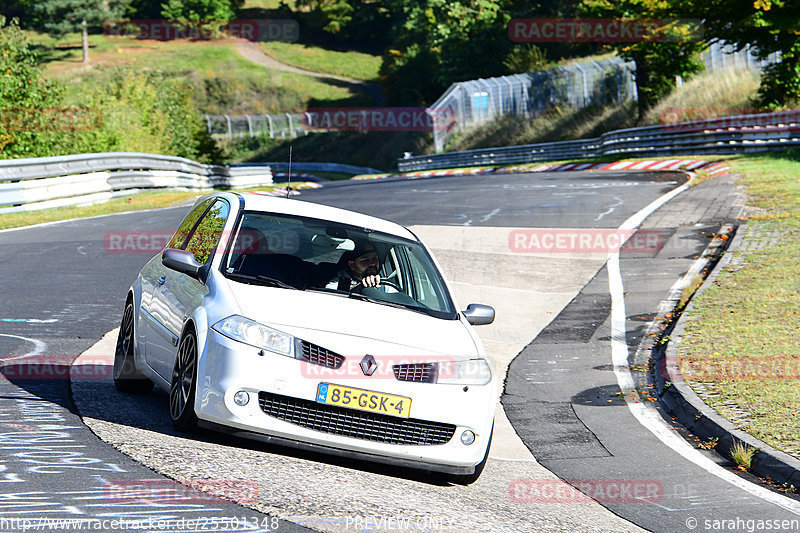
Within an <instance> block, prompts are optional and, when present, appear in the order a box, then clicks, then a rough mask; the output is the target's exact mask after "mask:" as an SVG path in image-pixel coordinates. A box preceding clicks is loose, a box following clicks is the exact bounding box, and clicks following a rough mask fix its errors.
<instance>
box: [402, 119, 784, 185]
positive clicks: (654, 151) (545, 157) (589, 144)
mask: <svg viewBox="0 0 800 533" xmlns="http://www.w3.org/2000/svg"><path fill="white" fill-rule="evenodd" d="M791 146H800V110H791V111H780V112H777V113H761V114H755V115H739V116H733V117H722V118H715V119H709V120H700V121H693V122H681V123H676V124H670V125H665V126H647V127H643V128H629V129H624V130H616V131H611V132H608V133H605V134H603V135H601V136H600V137H597V138H594V139H580V140H577V141H562V142H550V143H540V144H528V145H522V146H508V147H503V148H483V149H479V150H467V151H463V152H450V153H444V154H435V155H426V156H416V157H406V158H402V159H398V161H397V168H398V170H400V171H401V172H408V171H415V170H433V169H440V168H451V167H464V166H480V165H496V164H506V163H535V162H539V161H559V160H564V159H589V158H596V157H602V156H607V155H624V156H633V157H650V156H668V155H679V154H697V155H700V154H732V153H742V152H763V151H769V150H782V149H786V148H789V147H791Z"/></svg>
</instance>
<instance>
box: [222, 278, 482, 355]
mask: <svg viewBox="0 0 800 533" xmlns="http://www.w3.org/2000/svg"><path fill="white" fill-rule="evenodd" d="M228 283H229V285H230V288H231V291H232V293H233V295H234V297H235V298H236V300H237V302H238V304H239V307H240V308H241V314H242V315H243V316H245V317H247V318H249V319H251V320H255V321H257V322H261V323H262V324H265V325H268V326H272V327H275V328H276V329H279V330H281V331H285V332H286V333H289V334H291V335H294V336H296V337H299V338H301V339H304V340H307V341H309V342H313V343H315V344H319V345H320V346H324V347H325V348H328V349H330V350H333V351H336V352H338V353H341V354H343V355H350V354H356V353H361V354H363V353H371V354H373V355H379V354H380V355H402V356H419V357H423V358H424V357H426V356H429V355H449V356H452V357H456V358H459V359H461V358H470V357H476V356H478V355H481V354H480V353H479V351H478V347H477V346H476V345H475V342H474V341H473V339H472V337H471V336H470V333H469V331H468V330H467V326H466V325H465V324H464V323H463V322H462V321H461V320H444V319H440V318H435V317H431V316H428V315H425V314H422V313H417V312H415V311H409V310H405V309H398V308H395V307H390V306H386V305H381V304H376V303H372V302H364V301H360V300H354V299H350V298H347V297H344V296H339V295H335V294H324V293H319V292H308V291H299V290H291V289H280V288H273V287H260V286H255V285H247V284H242V283H237V282H233V281H228Z"/></svg>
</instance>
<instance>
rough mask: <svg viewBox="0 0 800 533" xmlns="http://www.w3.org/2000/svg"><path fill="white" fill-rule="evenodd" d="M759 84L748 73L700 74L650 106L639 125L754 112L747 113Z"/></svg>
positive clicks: (754, 77)
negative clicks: (651, 107)
mask: <svg viewBox="0 0 800 533" xmlns="http://www.w3.org/2000/svg"><path fill="white" fill-rule="evenodd" d="M759 83H760V78H759V76H758V74H757V73H755V72H753V71H751V70H742V69H727V70H722V71H715V72H703V73H701V74H699V75H697V76H695V77H694V78H692V79H691V80H688V81H687V82H685V83H684V86H683V87H682V88H681V89H679V90H676V91H674V92H673V93H672V94H670V95H669V96H667V97H666V98H664V99H663V100H662V101H660V102H659V103H658V104H657V105H656V106H654V107H653V109H651V110H650V111H649V112H648V113H647V115H646V116H645V118H644V120H643V121H642V125H649V124H662V123H664V122H665V121H666V122H667V123H674V122H680V121H689V120H702V119H705V118H714V117H720V116H729V115H731V114H743V113H748V112H754V111H750V110H752V109H753V107H754V104H753V100H754V99H755V97H756V96H757V93H758V85H759ZM678 118H680V119H681V120H678Z"/></svg>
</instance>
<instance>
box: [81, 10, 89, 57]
mask: <svg viewBox="0 0 800 533" xmlns="http://www.w3.org/2000/svg"><path fill="white" fill-rule="evenodd" d="M81 41H82V44H83V62H84V63H88V62H89V31H88V30H87V29H86V19H83V20H82V21H81Z"/></svg>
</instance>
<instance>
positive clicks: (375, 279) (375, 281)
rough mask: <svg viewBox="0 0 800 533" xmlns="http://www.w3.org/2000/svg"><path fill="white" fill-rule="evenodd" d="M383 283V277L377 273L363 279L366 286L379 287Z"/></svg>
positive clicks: (362, 281)
mask: <svg viewBox="0 0 800 533" xmlns="http://www.w3.org/2000/svg"><path fill="white" fill-rule="evenodd" d="M380 284H381V277H380V276H379V275H377V274H375V275H372V276H364V277H363V278H362V279H361V285H363V286H364V287H377V286H379V285H380Z"/></svg>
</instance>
